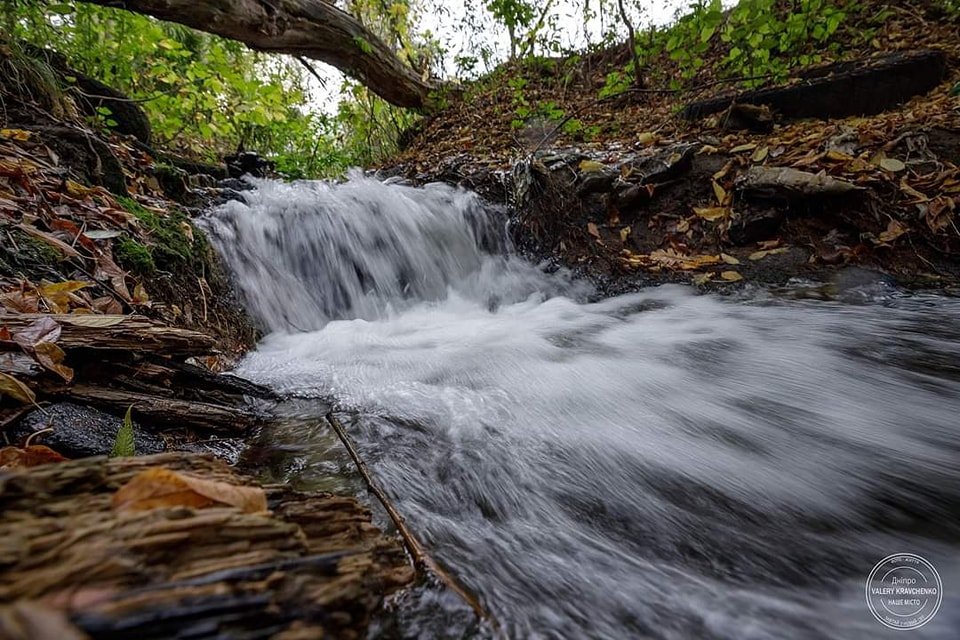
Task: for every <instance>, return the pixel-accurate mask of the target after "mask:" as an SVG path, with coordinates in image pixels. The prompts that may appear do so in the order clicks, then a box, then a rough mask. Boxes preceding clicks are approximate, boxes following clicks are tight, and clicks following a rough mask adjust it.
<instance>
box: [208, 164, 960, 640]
mask: <svg viewBox="0 0 960 640" xmlns="http://www.w3.org/2000/svg"><path fill="white" fill-rule="evenodd" d="M502 226H503V220H502V216H498V215H497V214H496V212H495V211H489V210H487V208H485V207H484V206H483V205H482V204H481V202H480V201H479V200H478V199H477V198H476V197H475V196H473V195H470V194H468V193H465V192H462V191H457V190H454V189H452V188H449V187H443V186H432V187H428V188H425V189H414V188H410V187H402V186H389V185H384V184H381V183H378V182H375V181H372V180H368V179H363V178H353V179H352V180H350V181H349V182H348V183H346V184H343V185H339V186H328V185H321V184H310V183H304V184H294V185H281V184H276V183H268V182H264V183H260V184H258V189H257V190H255V191H252V192H249V193H248V194H247V195H246V202H245V203H230V204H228V205H226V206H224V207H222V208H220V209H219V210H217V211H216V212H214V213H213V214H212V216H211V218H210V220H209V223H208V228H209V229H210V231H211V236H212V238H213V241H214V243H215V244H216V246H217V247H218V249H219V250H220V251H221V252H222V253H223V255H224V256H225V257H226V259H227V261H228V263H229V265H230V267H231V268H232V269H233V271H234V272H235V275H236V277H237V281H238V283H239V285H240V287H241V289H242V291H243V293H244V296H245V298H246V300H247V303H248V305H249V307H250V309H251V311H252V312H253V313H254V314H255V315H256V316H257V317H259V318H260V319H261V320H262V321H263V322H264V323H265V324H266V325H267V327H269V328H270V329H271V330H272V331H273V333H272V334H271V335H269V336H268V337H267V338H266V339H265V340H264V341H263V343H262V344H261V345H260V347H259V349H258V350H257V351H256V352H255V353H252V354H251V355H250V356H249V357H248V358H247V359H246V361H245V362H244V363H243V365H242V367H241V371H240V373H242V374H243V375H245V376H247V377H250V378H252V379H254V380H256V381H259V382H262V383H266V384H269V385H272V386H273V387H275V388H276V389H278V390H279V391H281V392H283V393H286V394H290V395H292V396H302V397H325V398H332V399H334V400H335V401H336V403H337V404H338V406H340V407H342V408H343V409H345V410H349V411H350V412H352V415H353V420H352V422H351V423H350V428H351V430H352V434H353V437H354V438H355V439H356V441H357V442H358V445H359V446H360V448H361V453H362V455H363V456H364V457H365V459H366V460H367V462H368V464H369V465H370V466H371V467H372V469H373V471H374V472H375V474H376V475H377V476H378V478H379V479H380V481H381V482H382V484H383V485H384V486H385V487H386V488H387V490H388V492H389V493H390V494H391V495H392V497H393V498H394V499H395V501H396V504H397V507H398V508H399V510H400V511H401V512H402V513H404V515H405V516H406V517H407V519H408V521H409V523H410V525H411V527H412V529H413V530H415V531H416V532H417V533H418V534H419V535H420V536H421V537H422V538H423V539H424V542H425V543H426V544H427V546H428V547H429V548H430V549H431V550H432V552H433V554H434V555H435V556H436V557H437V558H438V559H439V560H440V561H441V562H442V563H444V564H445V565H446V566H447V567H449V568H450V569H451V570H452V572H453V573H454V574H456V575H457V576H458V577H459V578H460V579H461V580H462V581H463V582H464V583H465V584H466V585H467V586H468V587H469V588H471V589H472V590H474V591H475V592H477V593H478V594H480V596H481V598H482V599H483V601H484V602H485V603H486V605H487V606H488V607H489V608H490V609H491V610H492V611H493V612H494V613H495V615H496V617H497V618H498V619H499V621H500V623H501V625H502V627H503V631H504V632H505V633H506V635H508V636H510V637H550V638H579V637H591V638H626V637H651V638H671V639H672V638H676V639H687V638H729V639H734V638H735V639H748V638H757V639H760V638H844V639H846V638H852V639H859V638H864V639H865V638H882V637H903V634H897V633H896V632H894V631H892V630H889V629H887V628H886V627H884V626H881V625H880V624H879V623H878V622H877V621H876V620H875V619H874V617H873V616H872V615H871V613H870V612H869V610H868V608H867V605H866V602H865V600H864V582H865V580H866V579H867V575H868V573H869V572H870V570H871V568H872V567H873V565H874V564H875V563H876V562H877V561H879V560H880V559H881V558H883V557H884V556H887V555H890V554H893V553H900V552H910V553H916V554H920V555H922V556H923V557H925V558H926V559H927V560H929V561H930V562H931V563H932V564H933V565H935V566H936V567H937V568H938V569H939V571H940V575H941V576H942V579H943V584H944V591H943V603H942V606H941V609H940V611H939V612H938V614H937V615H936V616H935V617H934V618H933V619H932V620H931V621H930V622H929V624H927V625H925V626H924V627H922V628H921V629H919V630H917V631H915V632H914V633H915V635H916V637H924V638H955V637H957V635H958V629H960V606H958V605H960V597H958V596H960V519H958V518H957V514H958V513H960V469H958V462H960V424H958V421H960V417H958V416H960V367H958V365H957V362H958V361H960V303H958V301H957V300H954V299H949V298H945V297H939V296H934V295H926V296H925V295H913V296H907V295H902V294H899V293H898V292H896V291H895V290H892V289H887V290H883V291H880V292H881V293H884V294H885V295H883V296H874V297H873V299H872V300H870V301H869V302H864V299H863V298H861V299H859V300H860V302H859V303H858V304H853V303H841V302H809V301H800V300H792V299H787V298H784V297H776V296H773V295H770V294H768V293H764V292H762V291H757V292H755V293H754V294H752V295H751V296H741V297H737V298H727V299H724V298H720V297H715V296H706V295H695V294H694V293H693V292H691V291H689V290H687V289H684V288H680V287H664V288H659V289H651V290H647V291H642V292H639V293H636V294H631V295H626V296H621V297H616V298H609V299H606V300H602V301H599V302H596V301H590V289H589V287H587V286H586V285H584V284H582V283H577V282H575V281H572V280H571V279H570V278H569V277H568V276H567V275H565V274H564V273H562V272H561V273H554V274H547V273H544V272H543V271H542V270H541V269H539V268H538V267H537V266H535V265H532V264H529V263H527V262H525V261H523V260H521V259H519V258H517V257H515V256H511V255H510V252H509V246H508V243H507V242H506V241H505V240H504V238H503V234H502V233H501V229H502ZM871 293H874V294H875V293H877V291H873V292H871ZM302 437H303V438H307V437H308V436H307V435H303V436H302ZM313 437H316V436H315V434H314V436H313ZM302 444H303V446H304V447H305V448H306V449H309V447H310V446H311V441H309V440H308V441H306V442H303V443H302ZM317 446H320V443H317ZM300 473H301V474H304V473H310V468H309V465H301V470H300ZM418 631H419V632H420V633H423V634H424V635H429V634H430V633H433V634H434V635H438V636H443V635H446V633H447V632H444V631H437V630H435V629H434V630H431V629H430V628H429V627H422V628H420V629H419V630H418Z"/></svg>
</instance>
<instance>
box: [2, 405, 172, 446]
mask: <svg viewBox="0 0 960 640" xmlns="http://www.w3.org/2000/svg"><path fill="white" fill-rule="evenodd" d="M122 424H123V418H120V417H118V416H114V415H111V414H109V413H105V412H103V411H98V410H97V409H93V408H91V407H86V406H83V405H78V404H74V403H72V402H59V403H57V404H54V405H51V406H49V407H45V408H44V409H43V410H42V411H40V410H37V411H31V412H30V413H28V414H27V415H26V416H24V417H23V419H22V420H21V421H20V422H19V423H18V424H16V425H15V426H13V427H11V428H9V429H7V435H8V437H9V438H10V441H11V442H13V443H17V442H20V441H22V440H24V439H26V438H27V437H29V436H30V435H31V434H33V433H36V432H38V431H42V430H45V429H52V431H49V432H46V433H43V434H41V435H39V436H36V437H35V438H33V439H32V440H31V444H45V445H47V446H48V447H50V448H51V449H54V450H55V451H57V452H59V453H62V454H63V455H65V456H66V457H68V458H82V457H87V456H100V455H106V454H109V453H110V451H111V450H112V449H113V444H114V442H115V441H116V439H117V431H119V430H120V426H121V425H122ZM133 429H134V444H135V447H136V453H137V455H147V454H153V453H161V452H163V451H165V450H166V448H167V447H166V444H165V443H164V441H163V438H160V437H159V436H157V435H155V434H152V433H148V432H146V431H144V430H143V429H141V428H140V427H139V426H138V425H137V423H136V422H134V424H133Z"/></svg>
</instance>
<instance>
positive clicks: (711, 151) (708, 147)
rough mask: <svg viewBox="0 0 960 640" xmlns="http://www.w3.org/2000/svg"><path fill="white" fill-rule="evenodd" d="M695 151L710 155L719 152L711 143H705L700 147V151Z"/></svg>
mask: <svg viewBox="0 0 960 640" xmlns="http://www.w3.org/2000/svg"><path fill="white" fill-rule="evenodd" d="M697 153H705V154H706V155H708V156H712V155H713V154H715V153H720V149H717V148H716V147H715V146H713V145H712V144H705V145H703V146H702V147H700V151H698V152H697Z"/></svg>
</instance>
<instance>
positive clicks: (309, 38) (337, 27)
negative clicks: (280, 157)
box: [85, 0, 436, 109]
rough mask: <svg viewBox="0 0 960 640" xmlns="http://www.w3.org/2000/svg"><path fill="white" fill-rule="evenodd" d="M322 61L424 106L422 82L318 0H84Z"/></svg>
mask: <svg viewBox="0 0 960 640" xmlns="http://www.w3.org/2000/svg"><path fill="white" fill-rule="evenodd" d="M85 1H87V2H91V3H93V4H99V5H104V6H108V7H118V8H122V9H127V10H128V11H133V12H135V13H143V14H146V15H150V16H153V17H155V18H159V19H160V20H167V21H170V22H178V23H180V24H183V25H186V26H188V27H192V28H194V29H198V30H200V31H206V32H207V33H213V34H216V35H218V36H223V37H225V38H230V39H232V40H238V41H240V42H243V43H244V44H246V45H247V46H249V47H250V48H252V49H256V50H258V51H267V52H271V53H286V54H290V55H294V56H304V57H308V58H313V59H315V60H320V61H322V62H326V63H328V64H331V65H333V66H335V67H336V68H338V69H340V70H341V71H343V72H344V73H346V74H348V75H350V76H352V77H354V78H356V79H357V80H359V81H360V82H362V83H363V84H364V85H366V86H367V87H368V88H369V89H370V90H371V91H373V92H374V93H376V94H377V95H379V96H380V97H381V98H383V99H384V100H386V101H387V102H389V103H391V104H394V105H396V106H398V107H409V108H415V109H419V108H425V107H428V106H429V105H428V102H429V94H430V92H431V91H432V90H433V89H435V88H436V86H435V85H433V84H431V83H428V82H425V81H424V80H423V79H421V78H420V77H419V76H418V75H417V74H416V72H415V71H414V70H413V69H411V68H410V67H409V66H407V65H406V64H404V63H403V62H402V61H401V60H400V59H399V58H398V57H397V56H396V55H395V54H394V53H393V51H391V50H390V48H389V47H388V46H387V45H386V44H384V43H383V41H382V40H380V39H379V38H378V37H377V36H376V35H374V34H373V33H371V32H370V31H369V30H368V29H367V28H366V27H364V26H363V25H362V24H361V23H360V22H359V21H358V20H357V19H356V18H354V17H353V16H351V15H350V14H348V13H345V12H343V11H341V10H340V9H337V8H336V7H335V6H333V4H330V3H328V2H325V1H324V0H204V1H202V2H197V0H85Z"/></svg>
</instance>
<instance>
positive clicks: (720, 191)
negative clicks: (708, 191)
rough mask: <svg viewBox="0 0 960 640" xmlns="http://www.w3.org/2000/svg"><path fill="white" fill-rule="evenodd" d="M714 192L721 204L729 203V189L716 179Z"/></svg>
mask: <svg viewBox="0 0 960 640" xmlns="http://www.w3.org/2000/svg"><path fill="white" fill-rule="evenodd" d="M713 194H714V195H715V196H716V197H717V202H719V203H720V206H724V205H726V204H727V198H728V195H727V190H726V189H724V188H723V187H721V186H720V183H719V182H717V181H716V180H714V182H713Z"/></svg>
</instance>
